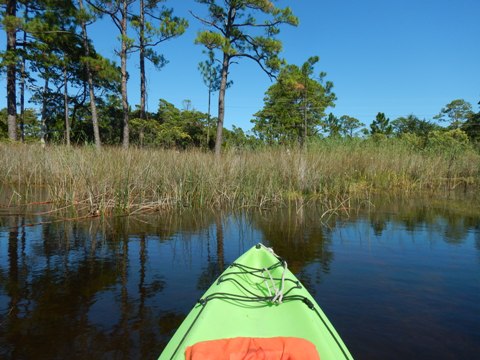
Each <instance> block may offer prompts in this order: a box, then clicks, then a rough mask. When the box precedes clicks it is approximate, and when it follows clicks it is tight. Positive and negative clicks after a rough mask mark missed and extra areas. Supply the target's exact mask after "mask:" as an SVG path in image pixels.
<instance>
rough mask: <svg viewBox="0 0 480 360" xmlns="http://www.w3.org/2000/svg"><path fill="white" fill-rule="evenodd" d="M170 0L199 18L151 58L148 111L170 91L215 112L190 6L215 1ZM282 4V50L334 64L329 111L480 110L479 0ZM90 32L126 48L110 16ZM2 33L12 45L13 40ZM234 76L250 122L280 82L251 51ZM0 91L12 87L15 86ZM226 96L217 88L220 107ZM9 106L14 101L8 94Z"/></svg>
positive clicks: (104, 50) (237, 100)
mask: <svg viewBox="0 0 480 360" xmlns="http://www.w3.org/2000/svg"><path fill="white" fill-rule="evenodd" d="M166 4H167V5H169V6H172V7H174V9H175V13H176V15H179V16H183V17H185V18H187V19H188V20H189V22H190V27H189V29H188V30H187V32H186V34H184V35H183V36H182V37H180V38H177V39H174V40H171V41H169V42H165V43H162V44H161V45H160V46H159V47H158V49H157V50H158V51H159V52H160V53H163V54H164V55H165V57H166V58H167V59H168V60H169V63H168V64H167V65H166V66H165V67H164V68H163V69H162V70H161V71H157V70H155V69H154V68H153V67H152V66H148V67H147V71H148V74H147V78H148V84H147V86H148V110H149V111H156V110H157V107H158V100H159V99H160V98H164V99H166V100H167V101H169V102H172V103H173V104H175V105H176V106H177V107H179V108H181V107H182V101H183V100H185V99H189V100H191V102H192V105H193V107H194V108H195V109H197V110H200V111H206V109H207V89H206V87H205V85H204V84H203V82H202V78H201V75H200V74H199V72H198V70H197V65H198V63H199V62H200V61H202V60H204V59H205V56H204V55H203V54H202V49H203V48H202V47H201V46H198V45H194V44H193V41H194V38H195V36H196V34H197V32H198V31H199V30H200V29H201V25H200V24H199V22H198V21H197V20H195V19H194V18H193V17H192V16H191V15H190V13H189V10H192V11H194V12H195V13H197V14H199V15H205V14H206V8H205V7H204V6H202V5H199V4H197V3H195V2H194V1H193V0H175V1H174V0H169V1H167V3H166ZM277 4H278V5H279V6H282V7H283V6H290V7H291V8H292V9H293V12H294V13H295V15H297V16H298V17H299V20H300V25H299V26H298V27H290V26H283V27H282V31H281V33H280V35H279V38H280V39H281V40H282V41H283V44H284V51H283V53H282V56H283V57H284V58H285V59H286V60H287V62H289V63H293V64H297V65H301V64H302V63H303V62H305V60H307V59H308V57H310V56H313V55H318V56H320V62H319V63H318V64H317V66H316V72H317V73H320V72H321V71H325V72H327V77H326V80H330V81H332V82H333V83H334V92H335V93H336V95H337V98H338V100H337V102H336V106H335V108H330V109H327V111H328V112H330V111H331V112H333V113H334V114H336V115H338V116H341V115H350V116H354V117H356V118H358V119H359V120H361V121H362V122H364V123H365V124H369V123H370V122H371V121H372V120H373V119H374V118H375V115H376V114H377V112H379V111H381V112H384V113H385V114H386V115H387V116H388V117H389V118H390V119H392V120H393V119H395V118H397V117H399V116H404V115H408V114H412V113H413V114H415V115H417V116H418V117H420V118H426V119H431V118H432V117H433V116H434V115H436V114H437V113H438V112H439V111H440V109H441V108H442V107H443V106H444V105H445V104H447V103H448V102H450V101H451V100H454V99H457V98H463V99H465V100H467V101H469V102H470V103H472V105H473V106H474V109H475V110H477V109H478V105H477V102H478V101H479V100H480V47H479V46H478V41H479V37H480V22H479V21H478V15H479V14H480V1H479V0H401V1H400V0H397V1H393V0H364V1H358V0H356V1H355V0H343V1H340V0H319V1H316V0H304V1H298V0H297V1H294V0H291V1H287V0H280V1H278V2H277ZM89 32H90V36H91V37H92V38H93V41H94V44H95V46H96V48H97V50H98V51H99V52H100V53H101V54H102V55H104V56H107V57H110V58H115V57H116V55H115V53H114V49H115V48H116V47H118V34H117V30H116V28H114V27H113V26H112V25H111V24H110V23H109V21H108V19H107V18H105V19H103V20H101V21H98V22H97V23H96V24H94V25H92V26H91V27H90V28H89ZM131 34H132V35H133V32H131ZM1 41H2V42H1V46H2V48H3V47H4V41H5V40H4V39H3V38H2V39H1ZM117 62H119V61H118V60H117ZM128 70H129V74H130V79H129V84H128V89H129V102H130V104H131V106H134V105H135V104H138V103H139V80H138V78H139V77H138V56H137V55H135V54H133V55H131V56H130V58H129V66H128ZM230 79H231V80H233V81H234V85H233V86H232V87H231V88H230V89H229V90H228V91H227V95H226V118H225V125H226V127H227V128H231V126H232V125H235V126H240V127H242V128H244V129H250V128H251V123H250V120H251V119H252V114H254V113H255V112H256V111H258V110H260V109H261V108H262V106H263V97H264V93H265V91H266V90H267V89H268V87H269V86H270V85H271V84H272V82H271V81H270V79H269V78H268V76H267V75H266V74H264V73H263V72H262V70H261V69H260V68H259V67H258V66H257V65H256V64H255V63H253V62H251V61H249V60H242V61H241V62H240V63H239V64H237V65H233V66H232V68H231V71H230ZM2 80H3V81H4V77H3V78H2ZM3 83H4V82H3ZM4 84H5V83H4ZM0 90H1V92H3V93H5V86H2V88H1V89H0ZM216 102H217V97H216V94H215V98H214V100H213V106H212V113H213V114H214V115H215V114H216V112H217V108H216ZM0 106H1V107H4V106H5V96H4V95H3V96H1V103H0Z"/></svg>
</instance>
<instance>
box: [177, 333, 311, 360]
mask: <svg viewBox="0 0 480 360" xmlns="http://www.w3.org/2000/svg"><path fill="white" fill-rule="evenodd" d="M185 359H186V360H300V359H302V360H304V359H308V360H310V359H312V360H320V357H319V355H318V352H317V349H316V348H315V345H313V344H312V343H311V342H310V341H308V340H305V339H301V338H294V337H273V338H246V337H238V338H232V339H219V340H210V341H202V342H199V343H196V344H194V345H192V346H189V347H187V349H186V350H185Z"/></svg>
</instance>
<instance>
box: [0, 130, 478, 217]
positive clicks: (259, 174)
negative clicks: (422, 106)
mask: <svg viewBox="0 0 480 360" xmlns="http://www.w3.org/2000/svg"><path fill="white" fill-rule="evenodd" d="M0 154H1V156H0V185H1V186H2V189H3V191H5V189H7V188H9V189H10V190H11V194H12V195H11V197H10V199H9V200H8V204H2V205H3V206H12V205H22V204H29V203H31V202H33V201H38V198H39V196H38V194H37V193H38V191H40V190H41V191H42V192H44V194H43V195H42V200H44V203H48V204H50V205H51V206H52V209H53V210H52V211H60V210H65V209H70V210H73V211H74V212H75V214H76V215H78V216H98V215H111V214H116V215H133V214H139V213H149V212H155V211H163V210H173V209H180V208H228V209H240V208H260V209H266V208H272V207H281V206H286V205H287V204H289V203H291V202H296V203H297V206H298V204H304V203H312V204H317V205H319V206H320V207H321V208H323V209H325V211H326V212H328V211H335V209H337V210H338V209H342V208H347V207H348V206H349V204H350V201H368V200H369V199H370V198H371V197H372V196H374V195H376V194H382V193H385V194H389V195H396V196H404V195H420V194H422V195H431V196H443V195H445V194H448V193H450V192H456V191H462V192H469V193H472V194H473V195H474V196H476V195H477V194H478V190H479V186H480V154H479V153H478V151H476V150H473V149H468V148H465V149H456V148H455V147H432V148H429V149H424V150H422V151H419V150H418V148H415V147H412V146H410V145H409V143H408V142H405V141H400V140H396V139H383V140H382V139H380V140H379V139H377V140H376V141H375V140H374V139H338V140H332V139H324V140H322V141H318V142H315V143H312V144H309V145H308V146H307V147H306V148H303V149H302V148H300V147H290V148H287V147H264V148H258V149H251V150H250V149H230V150H225V152H224V154H223V155H222V157H221V158H217V157H215V155H214V154H213V153H211V152H206V151H201V150H198V149H192V150H182V151H178V150H163V149H150V148H143V149H140V148H130V149H128V150H125V149H121V148H119V147H104V148H103V149H102V150H100V151H99V150H96V149H95V148H94V147H88V146H87V147H65V146H58V145H55V146H47V147H46V148H42V147H41V146H40V145H37V144H35V145H25V144H8V143H3V144H2V143H0ZM3 191H2V192H3Z"/></svg>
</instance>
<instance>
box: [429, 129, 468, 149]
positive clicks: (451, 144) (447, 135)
mask: <svg viewBox="0 0 480 360" xmlns="http://www.w3.org/2000/svg"><path fill="white" fill-rule="evenodd" d="M428 147H429V148H430V149H431V150H433V151H436V150H443V151H449V152H459V151H464V150H466V149H468V148H469V147H470V142H469V140H468V135H467V134H466V133H465V132H464V131H462V130H460V129H452V130H447V131H442V130H434V131H432V132H431V133H430V136H429V138H428Z"/></svg>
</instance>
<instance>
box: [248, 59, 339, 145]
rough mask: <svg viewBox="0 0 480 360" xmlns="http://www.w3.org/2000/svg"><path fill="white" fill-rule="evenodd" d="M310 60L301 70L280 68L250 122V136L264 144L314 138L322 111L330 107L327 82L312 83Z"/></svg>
mask: <svg viewBox="0 0 480 360" xmlns="http://www.w3.org/2000/svg"><path fill="white" fill-rule="evenodd" d="M317 61H318V57H312V58H310V59H308V60H307V62H306V63H304V64H303V66H302V67H298V66H296V65H287V66H284V67H283V68H282V70H281V71H280V74H279V76H278V79H277V82H276V83H275V84H273V85H272V86H270V88H269V89H268V90H267V92H266V96H265V99H264V101H265V105H264V107H263V109H262V110H260V111H259V112H257V113H256V114H255V115H254V116H255V119H253V120H252V123H253V124H254V127H253V131H254V133H255V134H256V135H257V136H258V137H259V138H260V139H262V140H263V141H265V142H267V143H293V142H300V143H302V142H303V141H305V140H306V139H305V136H307V137H308V136H315V135H316V134H317V133H318V131H319V126H320V125H322V118H323V117H324V116H325V109H326V108H327V107H329V106H334V101H335V100H336V97H335V94H334V93H333V92H331V89H332V87H333V85H332V84H331V83H330V82H327V84H326V85H325V86H324V85H323V84H322V83H321V82H319V81H318V80H316V79H315V77H314V74H313V66H314V65H315V63H316V62H317Z"/></svg>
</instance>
